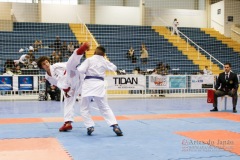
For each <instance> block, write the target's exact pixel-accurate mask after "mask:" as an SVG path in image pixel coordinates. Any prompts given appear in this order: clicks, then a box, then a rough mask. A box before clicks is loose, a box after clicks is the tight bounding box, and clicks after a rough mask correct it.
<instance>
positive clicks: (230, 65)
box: [224, 62, 232, 67]
mask: <svg viewBox="0 0 240 160" xmlns="http://www.w3.org/2000/svg"><path fill="white" fill-rule="evenodd" d="M225 65H229V67H232V65H231V63H229V62H227V63H225V64H224V66H225Z"/></svg>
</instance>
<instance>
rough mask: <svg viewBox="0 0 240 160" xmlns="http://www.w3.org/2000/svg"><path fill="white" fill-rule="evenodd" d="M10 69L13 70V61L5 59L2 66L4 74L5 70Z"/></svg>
mask: <svg viewBox="0 0 240 160" xmlns="http://www.w3.org/2000/svg"><path fill="white" fill-rule="evenodd" d="M7 68H8V69H10V70H13V69H14V68H15V64H14V62H13V60H11V59H7V60H6V62H5V64H4V73H5V72H6V71H7V70H6V69H7Z"/></svg>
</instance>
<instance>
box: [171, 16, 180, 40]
mask: <svg viewBox="0 0 240 160" xmlns="http://www.w3.org/2000/svg"><path fill="white" fill-rule="evenodd" d="M178 25H179V23H178V21H177V18H175V19H174V21H173V26H172V35H173V34H177V35H178V36H179V32H178Z"/></svg>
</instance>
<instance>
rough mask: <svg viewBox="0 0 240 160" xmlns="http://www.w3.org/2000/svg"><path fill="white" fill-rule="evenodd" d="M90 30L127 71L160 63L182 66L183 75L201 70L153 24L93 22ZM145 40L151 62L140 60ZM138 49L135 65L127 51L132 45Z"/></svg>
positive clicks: (118, 65)
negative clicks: (103, 23)
mask: <svg viewBox="0 0 240 160" xmlns="http://www.w3.org/2000/svg"><path fill="white" fill-rule="evenodd" d="M87 27H88V28H89V30H90V32H91V33H92V34H93V36H94V37H95V38H96V40H97V41H98V43H99V44H100V45H103V46H104V47H105V48H106V50H107V56H108V58H109V59H110V60H111V61H112V62H113V63H115V64H116V65H117V67H118V68H119V69H124V70H126V71H127V73H132V70H133V69H134V68H135V67H140V68H141V70H147V69H149V68H150V69H151V68H152V69H154V68H156V65H157V64H158V63H159V62H163V63H165V64H169V65H170V66H171V68H179V69H180V70H179V71H173V73H175V72H177V73H179V74H192V73H196V72H199V68H198V66H197V65H195V64H193V62H192V61H191V60H189V59H187V56H185V55H183V54H182V53H181V52H180V51H179V50H178V49H177V47H174V46H173V45H172V44H170V43H169V42H168V41H167V40H166V39H164V37H163V36H160V35H159V34H158V33H156V32H155V31H154V30H153V29H151V27H150V26H120V25H92V24H88V25H87ZM142 43H144V44H145V45H146V47H147V49H148V53H149V59H148V64H146V65H144V64H141V62H140V47H141V44H142ZM131 46H132V47H133V48H134V50H135V56H136V57H137V58H138V60H137V63H136V64H133V63H132V62H131V61H130V60H129V59H128V58H127V57H126V53H127V51H128V49H129V48H130V47H131Z"/></svg>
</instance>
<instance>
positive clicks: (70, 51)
mask: <svg viewBox="0 0 240 160" xmlns="http://www.w3.org/2000/svg"><path fill="white" fill-rule="evenodd" d="M67 50H68V53H71V54H72V53H73V51H74V45H73V43H72V42H70V43H69V45H68V47H67Z"/></svg>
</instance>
